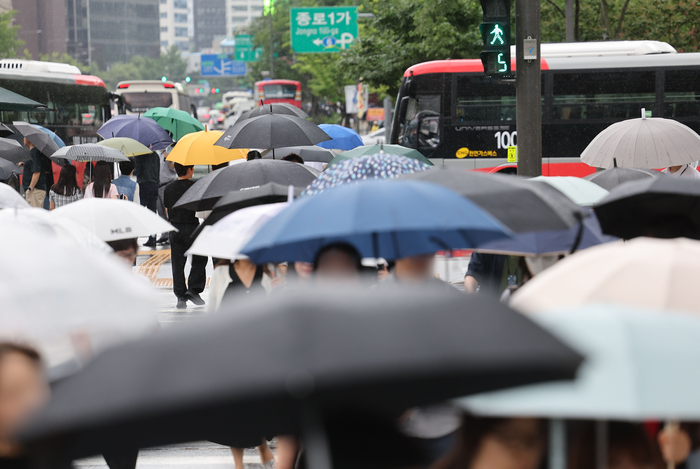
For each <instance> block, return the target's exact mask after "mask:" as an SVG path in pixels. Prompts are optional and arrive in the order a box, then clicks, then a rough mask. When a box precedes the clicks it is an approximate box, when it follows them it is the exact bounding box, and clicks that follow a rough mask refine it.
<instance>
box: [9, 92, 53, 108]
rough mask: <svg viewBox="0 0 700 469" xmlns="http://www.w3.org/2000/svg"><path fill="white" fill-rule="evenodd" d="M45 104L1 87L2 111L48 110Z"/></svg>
mask: <svg viewBox="0 0 700 469" xmlns="http://www.w3.org/2000/svg"><path fill="white" fill-rule="evenodd" d="M48 110H49V108H48V106H46V105H45V104H41V103H39V102H36V101H34V100H33V99H29V98H25V97H24V96H22V95H19V94H17V93H13V92H12V91H10V90H7V89H5V88H0V111H48Z"/></svg>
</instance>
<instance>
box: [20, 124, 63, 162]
mask: <svg viewBox="0 0 700 469" xmlns="http://www.w3.org/2000/svg"><path fill="white" fill-rule="evenodd" d="M12 125H14V126H15V127H16V128H17V130H19V132H20V133H21V134H22V135H23V136H24V137H25V138H26V139H27V140H29V141H30V142H31V143H32V145H34V146H35V147H36V148H37V149H38V150H39V151H40V152H41V153H42V154H43V155H45V156H51V155H53V154H54V152H56V151H57V150H58V145H56V142H54V141H53V140H52V139H51V136H50V135H49V134H47V133H46V132H44V131H43V130H41V129H39V128H38V127H35V126H33V125H32V124H30V123H28V122H13V123H12Z"/></svg>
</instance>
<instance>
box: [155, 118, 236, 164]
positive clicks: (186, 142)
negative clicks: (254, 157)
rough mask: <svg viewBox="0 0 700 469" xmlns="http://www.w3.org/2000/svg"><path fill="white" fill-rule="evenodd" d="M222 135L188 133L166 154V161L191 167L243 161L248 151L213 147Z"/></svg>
mask: <svg viewBox="0 0 700 469" xmlns="http://www.w3.org/2000/svg"><path fill="white" fill-rule="evenodd" d="M188 115H189V114H188ZM223 134H224V133H223V132H219V131H218V130H211V131H209V130H202V131H201V132H195V133H190V134H188V135H186V136H184V137H183V138H182V140H180V141H178V142H177V145H175V148H173V150H172V151H171V152H170V153H169V154H168V158H167V160H168V161H174V162H175V163H180V164H181V165H184V166H191V165H196V164H207V165H218V164H222V163H228V162H229V161H232V160H241V159H245V157H246V154H247V153H248V149H234V150H229V149H228V148H224V147H220V146H218V145H214V143H215V142H216V141H217V140H219V138H221V136H222V135H223Z"/></svg>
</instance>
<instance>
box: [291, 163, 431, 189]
mask: <svg viewBox="0 0 700 469" xmlns="http://www.w3.org/2000/svg"><path fill="white" fill-rule="evenodd" d="M428 168H430V166H428V165H426V164H425V163H421V162H420V161H416V160H413V159H411V158H406V157H405V156H396V155H387V154H377V155H365V156H358V157H357V158H352V159H349V160H346V161H343V162H340V163H338V164H335V165H333V167H332V168H330V169H328V170H327V171H324V172H323V173H321V175H320V176H319V177H318V178H316V179H315V180H314V181H313V182H312V183H311V184H310V185H309V187H307V188H306V190H305V191H304V192H303V194H302V195H313V194H319V193H321V192H324V191H327V190H328V189H332V188H334V187H340V186H344V185H346V184H356V183H358V182H361V181H366V180H368V179H392V178H395V177H398V176H401V175H404V174H413V173H417V172H420V171H425V170H426V169H428Z"/></svg>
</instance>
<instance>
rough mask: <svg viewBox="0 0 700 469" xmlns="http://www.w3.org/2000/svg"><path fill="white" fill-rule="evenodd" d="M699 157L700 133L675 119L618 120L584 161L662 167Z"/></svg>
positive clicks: (596, 140)
mask: <svg viewBox="0 0 700 469" xmlns="http://www.w3.org/2000/svg"><path fill="white" fill-rule="evenodd" d="M699 160H700V135H698V134H697V133H695V131H693V129H691V128H690V127H688V126H686V125H683V124H681V123H680V122H678V121H675V120H672V119H661V118H651V117H650V118H646V117H642V118H641V119H629V120H625V121H622V122H617V123H615V124H613V125H611V126H610V127H608V128H607V129H605V130H603V131H602V132H601V133H599V134H598V136H596V138H594V139H593V141H592V142H591V143H590V144H589V145H588V146H587V147H586V149H585V150H583V153H581V161H583V162H584V163H586V164H588V165H589V166H593V167H596V168H606V169H607V168H612V167H615V166H620V167H625V168H648V169H659V168H666V167H668V166H676V165H682V164H686V163H693V162H695V161H699Z"/></svg>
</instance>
